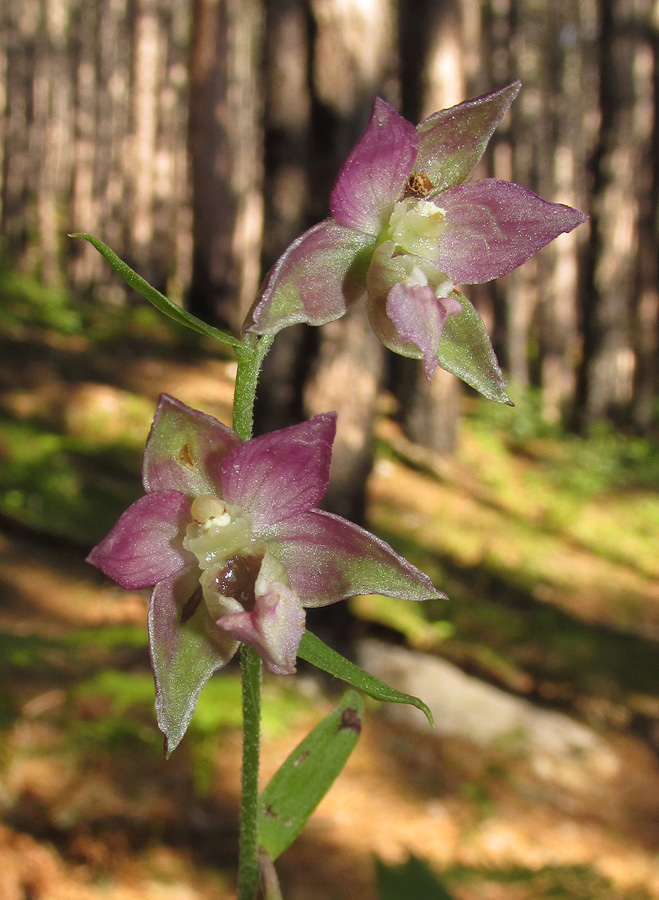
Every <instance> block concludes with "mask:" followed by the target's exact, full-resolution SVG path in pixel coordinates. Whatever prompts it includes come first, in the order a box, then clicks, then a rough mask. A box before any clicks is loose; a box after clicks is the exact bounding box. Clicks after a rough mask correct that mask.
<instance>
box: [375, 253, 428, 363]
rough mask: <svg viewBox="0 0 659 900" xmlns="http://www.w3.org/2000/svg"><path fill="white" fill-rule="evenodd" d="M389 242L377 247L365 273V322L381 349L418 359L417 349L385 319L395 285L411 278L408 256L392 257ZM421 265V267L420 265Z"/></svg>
mask: <svg viewBox="0 0 659 900" xmlns="http://www.w3.org/2000/svg"><path fill="white" fill-rule="evenodd" d="M395 251H396V245H395V244H394V243H393V241H387V242H385V243H384V244H381V245H380V246H379V247H378V249H377V250H376V251H375V253H374V254H373V260H372V262H371V266H370V268H369V270H368V279H367V287H368V298H367V303H368V318H369V321H370V323H371V328H372V329H373V331H374V332H375V334H376V336H377V338H378V339H379V340H380V341H382V343H383V344H384V345H385V347H388V348H389V349H390V350H393V351H394V353H398V354H400V355H401V356H409V357H411V358H412V359H422V358H423V354H422V352H421V349H420V348H419V347H418V346H417V345H416V344H414V343H411V342H410V341H404V340H403V339H402V338H401V336H400V334H399V333H398V331H397V330H396V326H395V325H394V323H393V322H392V320H391V319H390V318H389V316H388V315H387V297H388V296H389V292H390V291H391V290H392V288H393V287H395V285H397V284H399V283H400V282H402V281H404V280H405V279H406V278H408V276H409V275H410V274H411V272H412V269H413V267H414V265H413V260H414V259H415V258H413V257H412V256H411V255H410V254H409V253H398V254H396V255H394V254H395ZM424 265H425V263H424Z"/></svg>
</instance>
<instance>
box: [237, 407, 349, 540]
mask: <svg viewBox="0 0 659 900" xmlns="http://www.w3.org/2000/svg"><path fill="white" fill-rule="evenodd" d="M335 433H336V413H323V414H322V415H320V416H314V417H313V419H310V420H309V421H308V422H303V423H302V424H300V425H292V426H291V427H290V428H282V429H281V430H280V431H273V432H270V433H269V434H264V435H262V436H261V437H257V438H254V439H253V440H251V441H248V442H247V443H246V444H242V445H241V446H240V447H238V448H237V449H236V450H234V451H233V453H231V454H230V455H229V456H228V457H227V458H226V460H225V461H224V463H223V465H222V496H223V497H224V499H225V500H227V501H228V502H229V503H235V504H237V505H238V506H241V507H242V508H243V509H246V510H247V511H248V512H249V513H250V515H251V517H252V522H253V526H254V533H255V535H256V537H262V534H261V532H263V531H265V530H267V529H269V528H270V526H272V525H275V524H276V523H277V522H281V521H282V520H284V519H288V518H290V517H291V516H297V515H298V514H299V513H301V512H306V511H307V510H308V509H310V508H311V507H312V506H314V505H315V504H316V503H318V501H319V500H320V499H321V497H322V496H323V494H324V493H325V491H326V490H327V483H328V479H329V467H330V462H331V459H332V443H333V441H334V435H335Z"/></svg>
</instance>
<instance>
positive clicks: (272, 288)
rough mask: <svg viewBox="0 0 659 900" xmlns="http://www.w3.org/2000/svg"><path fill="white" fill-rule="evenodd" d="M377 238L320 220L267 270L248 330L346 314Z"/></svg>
mask: <svg viewBox="0 0 659 900" xmlns="http://www.w3.org/2000/svg"><path fill="white" fill-rule="evenodd" d="M374 246H375V239H374V238H373V237H371V235H369V234H362V233H361V232H358V231H353V230H352V229H351V228H343V227H342V226H341V225H337V224H336V222H334V221H333V220H332V219H325V221H324V222H319V223H318V225H315V226H314V227H313V228H310V229H309V231H305V232H304V234H302V235H300V237H299V238H298V239H297V240H296V241H294V242H293V243H292V244H291V245H290V247H288V249H287V250H285V251H284V254H283V255H282V256H281V257H280V258H279V260H278V261H277V262H276V263H275V265H274V267H273V268H272V269H271V271H270V273H269V274H268V275H267V277H266V279H265V282H264V284H263V287H262V289H261V293H260V294H259V296H258V297H257V299H256V301H255V303H254V305H253V306H252V308H251V310H250V311H249V313H248V314H247V318H246V319H245V324H244V326H243V330H244V331H252V332H255V333H256V334H276V333H277V332H278V331H280V330H281V329H282V328H286V327H287V326H288V325H295V324H297V323H298V322H307V323H308V324H309V325H324V324H325V323H326V322H331V321H333V320H334V319H338V318H340V317H341V316H342V315H344V314H345V312H346V311H347V309H348V307H349V306H350V305H351V304H352V303H354V302H355V301H356V300H358V299H359V298H360V297H361V295H362V294H363V293H364V282H365V279H366V270H367V268H368V264H369V261H370V258H371V252H372V248H373V247H374Z"/></svg>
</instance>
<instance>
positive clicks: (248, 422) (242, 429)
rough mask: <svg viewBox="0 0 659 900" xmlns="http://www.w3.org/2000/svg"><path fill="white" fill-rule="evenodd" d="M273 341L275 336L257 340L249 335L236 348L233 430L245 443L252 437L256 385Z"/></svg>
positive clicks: (265, 336)
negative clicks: (236, 364)
mask: <svg viewBox="0 0 659 900" xmlns="http://www.w3.org/2000/svg"><path fill="white" fill-rule="evenodd" d="M273 340H274V335H264V337H261V338H256V337H254V336H253V335H251V334H247V335H245V337H244V338H243V341H242V343H241V345H240V346H239V347H236V348H235V349H236V356H237V357H238V371H237V372H236V386H235V388H234V395H233V430H234V431H235V432H236V434H238V435H239V436H240V437H241V438H242V439H243V440H244V441H248V440H249V439H250V438H251V436H252V431H253V429H254V400H255V398H256V385H257V383H258V380H259V372H260V371H261V366H262V365H263V360H264V359H265V355H266V353H267V352H268V350H269V349H270V347H271V345H272V342H273Z"/></svg>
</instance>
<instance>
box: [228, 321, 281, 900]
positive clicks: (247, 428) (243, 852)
mask: <svg viewBox="0 0 659 900" xmlns="http://www.w3.org/2000/svg"><path fill="white" fill-rule="evenodd" d="M272 341H273V338H272V337H269V336H268V337H262V338H255V337H253V336H252V335H246V336H245V337H244V339H243V341H242V342H241V346H240V347H237V348H236V355H237V356H238V371H237V373H236V386H235V390H234V397H233V427H234V430H235V431H236V433H237V434H238V435H239V436H240V437H241V438H242V439H243V440H244V441H248V440H249V439H250V438H251V436H252V432H253V430H254V400H255V397H256V386H257V383H258V378H259V372H260V371H261V366H262V364H263V360H264V359H265V355H266V353H267V352H268V350H269V349H270V345H271V344H272ZM240 665H241V672H242V685H243V687H242V702H243V769H242V798H241V805H240V850H239V857H238V900H254V897H255V896H256V890H257V887H258V883H259V873H260V864H259V856H258V850H259V848H258V835H257V821H258V820H257V815H258V802H259V755H260V749H261V748H260V744H261V672H262V666H261V658H260V657H259V655H258V654H257V653H256V652H255V651H254V650H252V648H251V647H247V646H246V645H245V644H243V645H242V647H241V648H240Z"/></svg>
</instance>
